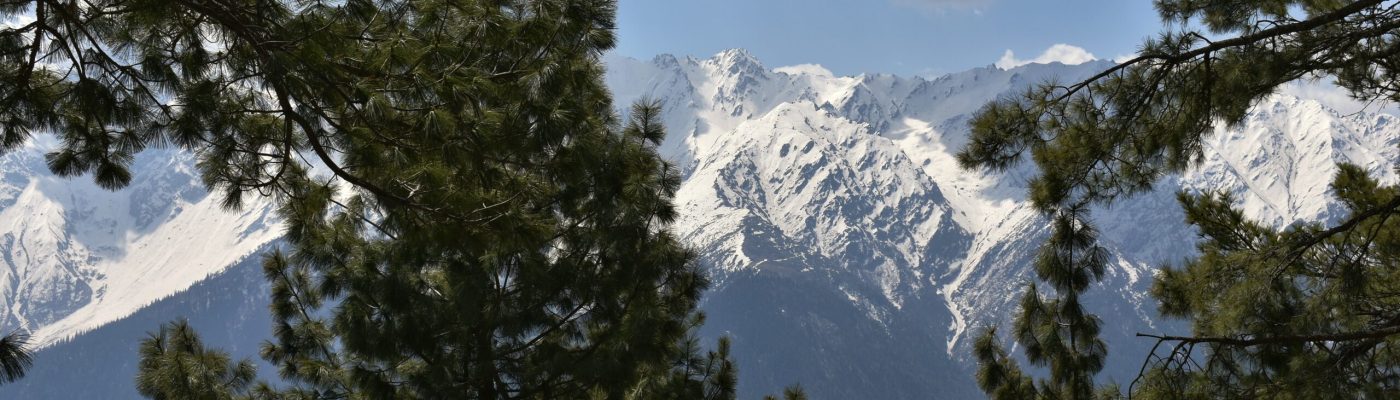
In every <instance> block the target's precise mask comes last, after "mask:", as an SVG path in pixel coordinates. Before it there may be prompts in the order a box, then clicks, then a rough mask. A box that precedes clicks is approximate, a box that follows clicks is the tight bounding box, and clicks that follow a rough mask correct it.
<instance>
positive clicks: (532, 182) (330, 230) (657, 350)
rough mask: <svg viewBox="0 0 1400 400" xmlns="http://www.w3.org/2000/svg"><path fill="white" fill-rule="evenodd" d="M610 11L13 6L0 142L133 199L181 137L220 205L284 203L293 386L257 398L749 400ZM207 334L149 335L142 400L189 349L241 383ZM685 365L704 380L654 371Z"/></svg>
mask: <svg viewBox="0 0 1400 400" xmlns="http://www.w3.org/2000/svg"><path fill="white" fill-rule="evenodd" d="M614 14H615V3H614V2H613V1H610V0H471V1H449V0H344V1H319V0H173V1H169V0H88V1H76V0H18V1H5V2H0V15H3V16H5V17H8V18H16V17H18V18H19V19H17V20H18V21H19V23H17V24H14V25H7V26H6V27H4V28H3V29H0V82H4V84H3V85H0V152H3V151H9V150H13V149H15V148H17V147H18V146H20V145H22V144H23V143H25V142H26V141H28V140H30V139H31V138H32V137H33V136H34V135H36V134H53V135H55V136H57V137H58V138H59V139H60V140H59V141H60V144H59V146H58V148H57V149H56V150H54V151H53V152H52V153H50V154H48V155H47V162H48V165H49V167H50V168H51V169H52V170H53V171H55V172H56V173H58V174H60V175H63V176H78V175H83V174H91V176H92V178H93V179H94V180H95V181H96V183H97V184H99V185H101V186H103V187H105V188H111V189H115V188H120V187H122V186H124V185H126V184H128V183H129V182H130V181H131V179H132V176H133V174H138V173H140V172H141V171H131V170H129V165H130V163H131V161H132V158H133V155H135V154H136V153H138V152H140V151H142V150H143V149H146V148H150V147H153V146H156V147H158V146H176V147H179V148H181V149H184V150H187V151H190V152H192V153H194V154H195V155H197V157H198V160H199V163H198V166H199V169H200V171H201V173H202V177H203V180H204V183H205V184H206V185H208V186H209V187H210V188H212V189H217V190H219V191H220V193H221V195H222V196H223V202H224V203H223V204H224V205H225V206H227V207H229V208H237V207H240V206H241V205H243V204H244V203H245V199H246V198H247V197H248V196H260V195H261V196H272V197H274V198H275V199H276V201H277V204H278V207H279V210H280V214H281V215H282V216H283V217H284V219H285V224H286V232H287V234H286V239H285V240H286V245H287V247H288V249H287V251H275V252H272V253H271V254H270V255H268V256H267V258H266V260H265V263H264V267H265V271H266V274H267V278H268V279H269V280H270V281H271V282H272V284H273V306H272V313H273V314H274V316H275V320H276V321H277V323H276V326H275V329H274V336H275V340H273V341H271V342H269V343H267V345H266V346H264V348H263V350H262V356H263V357H264V358H265V359H267V360H269V361H270V362H272V363H274V364H275V365H277V366H278V368H279V369H280V371H281V375H282V377H283V378H284V380H285V381H286V382H288V387H285V388H277V389H273V388H271V387H268V386H260V388H258V389H250V390H249V392H248V393H249V394H247V395H258V396H268V397H298V398H376V399H378V398H437V397H453V398H478V399H487V398H490V399H495V398H580V397H590V396H592V397H597V396H602V397H606V398H623V397H627V396H633V397H636V396H640V397H648V396H649V393H662V392H664V391H666V390H684V391H686V393H690V391H693V390H695V389H693V388H694V387H696V386H694V385H692V384H691V383H689V382H690V381H691V380H694V382H698V384H699V386H698V387H699V388H700V391H702V392H705V393H708V394H712V396H709V395H707V397H706V398H724V397H726V396H728V397H732V396H733V393H732V392H733V367H732V363H729V362H728V360H727V359H724V358H725V357H727V347H725V346H721V351H719V352H714V353H710V354H709V355H708V356H705V357H699V358H694V357H692V356H693V355H694V354H695V352H698V349H697V346H694V345H693V341H690V340H687V333H688V332H689V331H691V330H693V326H694V323H695V322H696V321H698V319H697V311H696V305H697V302H698V300H699V296H700V293H701V291H702V290H703V289H704V288H705V287H706V286H707V280H706V278H705V276H704V275H703V274H702V273H701V270H700V269H699V267H698V266H697V265H696V263H695V262H694V256H693V254H692V253H691V252H690V250H689V249H687V248H686V247H684V246H682V245H681V244H680V243H679V242H678V241H677V239H676V238H675V237H674V236H672V235H671V234H670V233H669V232H668V226H669V224H670V222H671V221H672V220H673V219H674V218H675V210H674V208H673V207H672V205H671V198H672V196H673V194H674V192H675V190H676V188H677V186H678V185H679V182H680V181H679V179H680V178H679V176H678V175H677V173H676V172H675V171H674V170H673V169H672V168H671V166H670V165H669V164H667V163H666V162H665V161H664V160H662V159H661V158H660V157H659V156H658V155H657V154H656V151H655V146H656V145H657V143H659V141H660V140H661V139H662V138H663V137H664V135H665V131H664V129H663V128H662V127H661V126H660V124H659V121H658V118H657V113H658V109H657V106H656V105H654V104H641V105H639V106H637V107H635V108H633V109H632V110H631V111H630V112H628V113H627V116H626V118H625V119H624V118H621V117H619V115H618V113H617V112H616V110H615V108H614V106H613V104H612V101H611V98H610V94H609V92H608V91H607V89H606V88H605V87H604V85H603V83H602V79H601V75H602V66H601V65H600V62H599V56H600V54H601V52H603V51H605V50H607V49H609V48H611V47H612V46H613V45H614V43H615V41H616V39H615V36H614V33H613V30H614ZM30 17H32V18H30ZM171 329H173V331H172V330H171ZM196 339H197V338H195V337H194V336H193V332H192V331H191V330H189V329H188V327H185V326H183V325H177V326H175V327H174V328H163V329H162V330H161V332H160V333H159V334H157V335H156V336H154V337H153V338H152V339H151V340H150V341H148V343H147V346H146V348H147V350H149V351H147V352H146V353H147V356H146V357H144V358H143V363H142V366H143V371H165V372H160V373H159V374H156V375H150V374H143V377H142V387H143V388H145V387H150V388H161V387H168V386H163V384H159V383H155V382H152V383H148V382H147V381H149V380H151V379H166V378H169V379H175V378H173V377H170V376H172V375H177V374H175V373H168V372H169V371H177V372H179V371H186V370H185V369H179V368H175V367H173V366H172V365H171V364H170V363H176V362H180V361H179V360H184V359H187V358H189V357H194V358H195V359H199V360H204V361H208V363H207V365H205V366H204V367H201V368H202V370H205V371H215V370H220V369H222V370H227V371H234V372H237V374H236V375H237V377H238V378H239V381H240V382H241V381H242V380H243V378H244V376H243V372H244V369H243V368H242V366H241V365H238V366H234V367H219V366H218V364H220V363H221V362H220V361H221V359H218V358H217V357H215V358H210V357H206V354H207V352H205V351H204V349H202V348H200V347H199V346H197V345H195V344H197V343H198V341H197V340H196ZM192 343H193V344H192ZM172 346H173V347H172ZM181 352H183V353H181ZM171 354H183V355H179V356H171ZM697 357H698V356H697ZM201 362H203V361H201ZM230 362H231V361H230ZM702 363H704V364H705V368H702V369H700V370H698V371H695V370H692V369H691V367H694V366H697V365H699V364H702ZM676 368H679V369H680V372H679V373H678V374H679V375H677V376H679V378H678V379H677V380H675V381H676V382H681V383H684V385H681V386H684V388H683V389H676V387H675V386H674V385H670V384H665V383H656V382H655V381H654V379H655V377H656V376H658V375H661V376H672V374H673V373H675V372H673V369H676ZM167 383H169V382H167ZM229 387H233V386H231V385H230V386H229ZM216 389H219V390H223V389H220V388H216ZM143 390H145V389H143ZM152 390H155V389H152ZM653 390H654V391H660V392H651V391H653ZM146 393H147V394H148V395H151V394H152V393H160V392H159V391H151V392H146ZM225 393H226V392H225ZM687 398H689V397H687Z"/></svg>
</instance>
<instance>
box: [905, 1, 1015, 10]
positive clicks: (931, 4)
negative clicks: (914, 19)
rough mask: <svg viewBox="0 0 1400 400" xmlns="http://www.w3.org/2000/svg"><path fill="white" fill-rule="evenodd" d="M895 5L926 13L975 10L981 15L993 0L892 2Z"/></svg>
mask: <svg viewBox="0 0 1400 400" xmlns="http://www.w3.org/2000/svg"><path fill="white" fill-rule="evenodd" d="M890 1H891V2H892V3H894V5H897V6H904V7H914V8H919V9H923V10H925V11H945V10H954V9H956V10H973V12H977V13H980V10H978V8H980V7H981V6H984V5H987V3H991V2H992V0H890Z"/></svg>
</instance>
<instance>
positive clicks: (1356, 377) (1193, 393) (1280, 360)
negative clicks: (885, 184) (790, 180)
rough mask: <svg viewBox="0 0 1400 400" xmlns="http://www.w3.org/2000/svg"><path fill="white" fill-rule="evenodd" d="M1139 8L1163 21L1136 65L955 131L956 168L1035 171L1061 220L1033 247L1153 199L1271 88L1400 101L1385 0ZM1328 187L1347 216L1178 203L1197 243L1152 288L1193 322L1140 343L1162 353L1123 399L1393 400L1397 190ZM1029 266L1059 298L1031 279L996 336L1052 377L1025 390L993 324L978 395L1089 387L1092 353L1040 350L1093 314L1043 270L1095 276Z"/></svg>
mask: <svg viewBox="0 0 1400 400" xmlns="http://www.w3.org/2000/svg"><path fill="white" fill-rule="evenodd" d="M1155 4H1156V7H1157V9H1158V11H1159V12H1160V13H1161V15H1162V17H1163V19H1164V21H1165V22H1167V23H1168V24H1170V25H1171V26H1174V27H1175V28H1173V29H1169V30H1168V31H1166V32H1164V33H1163V34H1162V35H1161V36H1160V37H1157V38H1155V39H1152V40H1149V41H1147V42H1146V43H1145V44H1144V45H1143V47H1142V48H1141V50H1140V55H1139V56H1137V57H1135V58H1133V59H1131V60H1129V61H1127V62H1124V63H1121V64H1119V65H1117V66H1115V67H1112V68H1110V69H1108V70H1106V71H1103V72H1101V73H1099V74H1097V75H1095V76H1093V77H1091V78H1089V79H1087V80H1085V81H1082V82H1078V83H1074V84H1068V85H1062V84H1057V83H1054V82H1051V83H1049V84H1045V85H1041V86H1039V87H1037V88H1034V89H1032V90H1029V91H1027V92H1026V93H1025V94H1024V95H1023V96H1019V97H1011V98H1005V99H1000V100H998V101H995V102H993V103H991V104H988V105H987V106H985V107H984V108H983V109H982V110H980V111H979V112H978V113H977V114H976V115H975V116H974V118H973V120H972V122H971V126H972V136H971V138H970V141H969V144H968V145H967V147H965V148H964V149H963V150H962V151H961V152H960V153H959V155H958V157H959V161H960V163H961V164H962V165H963V166H964V167H966V168H987V169H991V170H1003V169H1006V168H1009V167H1011V166H1013V165H1015V164H1017V163H1019V162H1021V161H1022V160H1024V159H1027V158H1029V159H1031V160H1033V161H1034V162H1035V164H1036V165H1037V166H1038V167H1039V170H1040V173H1039V175H1038V176H1036V177H1035V178H1034V179H1032V180H1031V182H1030V199H1031V200H1032V203H1033V204H1034V205H1035V206H1036V207H1037V208H1038V209H1040V210H1041V211H1042V212H1044V213H1045V214H1046V215H1049V216H1052V217H1053V218H1054V219H1055V220H1056V221H1057V222H1056V224H1055V230H1054V231H1055V232H1054V233H1052V236H1051V239H1050V240H1049V242H1048V243H1047V245H1046V247H1047V249H1049V248H1060V249H1064V248H1066V247H1065V243H1067V242H1065V238H1069V242H1070V243H1076V244H1088V243H1092V235H1090V234H1089V233H1091V232H1092V230H1091V229H1085V227H1087V226H1088V224H1087V219H1085V218H1082V217H1074V215H1075V214H1078V211H1076V210H1083V209H1085V207H1089V206H1092V205H1096V204H1099V205H1102V204H1108V203H1112V202H1113V201H1115V200H1117V199H1120V198H1122V197H1124V196H1129V195H1132V194H1135V193H1139V192H1142V191H1146V190H1150V189H1151V188H1152V186H1153V184H1154V183H1156V182H1157V180H1158V179H1160V178H1161V177H1162V176H1164V175H1167V174H1171V173H1176V172H1181V171H1184V170H1186V169H1188V168H1190V167H1191V166H1193V165H1194V164H1195V163H1196V162H1197V160H1199V158H1200V156H1201V153H1202V147H1201V146H1202V143H1203V142H1204V141H1205V139H1206V135H1212V134H1214V133H1215V130H1214V126H1216V124H1217V123H1224V124H1226V125H1231V126H1233V125H1238V124H1239V123H1240V122H1241V121H1242V120H1243V118H1244V116H1245V115H1246V112H1247V110H1248V109H1249V107H1250V106H1251V105H1252V104H1255V103H1256V102H1257V101H1259V100H1260V99H1261V98H1263V97H1265V96H1268V95H1270V94H1272V93H1273V92H1274V91H1275V90H1277V88H1278V87H1279V86H1280V85H1283V84H1285V83H1288V82H1292V81H1296V80H1299V79H1318V78H1330V79H1335V81H1336V82H1337V84H1338V85H1340V86H1341V87H1343V88H1346V89H1347V90H1349V91H1350V93H1351V94H1352V95H1353V96H1354V97H1356V98H1357V99H1362V100H1369V101H1386V102H1395V101H1397V100H1400V85H1397V84H1396V82H1397V79H1396V78H1397V75H1396V71H1397V67H1400V39H1397V37H1396V36H1395V35H1394V34H1393V32H1394V31H1395V30H1396V29H1397V28H1400V9H1397V5H1396V4H1395V3H1394V2H1385V1H1382V0H1355V1H1341V0H1331V1H1328V0H1321V1H1319V0H1158V1H1156V2H1155ZM1195 27H1201V28H1204V29H1206V30H1207V31H1208V33H1203V32H1198V31H1195V30H1193V28H1195ZM1231 36H1233V37H1231ZM1212 37H1215V38H1219V39H1211V38H1212ZM1221 37H1223V38H1221ZM1333 188H1334V190H1335V191H1336V193H1337V195H1338V197H1339V198H1340V199H1341V200H1342V201H1343V203H1344V204H1346V205H1347V207H1348V208H1349V210H1350V214H1351V215H1350V216H1349V217H1347V218H1346V219H1344V220H1342V221H1340V222H1339V223H1336V224H1334V225H1330V226H1324V225H1322V224H1310V225H1306V226H1296V227H1291V228H1287V229H1283V230H1276V229H1271V228H1268V227H1265V226H1262V225H1260V224H1257V223H1253V222H1249V221H1247V220H1245V219H1244V218H1243V216H1242V215H1241V214H1240V213H1239V212H1238V211H1236V210H1233V209H1231V208H1230V205H1231V199H1229V198H1228V197H1222V196H1220V195H1215V194H1209V193H1207V194H1194V195H1192V194H1183V195H1182V197H1181V199H1182V204H1183V206H1184V207H1185V208H1186V211H1187V216H1188V221H1189V222H1190V223H1192V224H1195V225H1196V226H1198V227H1200V228H1201V232H1202V236H1203V237H1204V239H1205V240H1204V242H1203V243H1201V245H1200V246H1201V250H1202V254H1201V255H1200V257H1199V258H1197V259H1195V260H1192V261H1190V262H1188V263H1186V265H1185V266H1183V267H1182V268H1179V269H1172V268H1168V269H1165V270H1164V272H1163V274H1162V275H1161V276H1160V277H1159V278H1158V280H1157V281H1156V283H1155V286H1154V290H1153V294H1154V295H1155V296H1156V297H1157V298H1158V299H1159V300H1160V301H1161V309H1162V312H1163V313H1164V314H1165V315H1168V316H1175V317H1182V318H1187V319H1190V320H1191V321H1192V326H1193V330H1194V332H1193V335H1192V336H1186V337H1181V336H1164V335H1145V336H1151V337H1155V338H1156V339H1157V340H1159V342H1158V343H1159V344H1158V349H1159V350H1160V351H1165V353H1162V354H1157V353H1155V352H1154V354H1153V355H1151V356H1150V357H1149V358H1148V360H1147V361H1148V362H1147V363H1146V364H1145V366H1144V370H1145V373H1144V375H1143V376H1142V377H1141V378H1140V379H1139V380H1138V381H1136V382H1135V383H1134V385H1133V386H1132V387H1130V388H1129V389H1128V390H1129V393H1130V394H1133V395H1141V396H1146V397H1167V398H1175V397H1180V396H1186V397H1193V398H1194V397H1229V398H1315V397H1330V396H1338V395H1342V394H1346V395H1349V396H1364V397H1381V398H1383V397H1393V396H1394V395H1395V393H1394V390H1395V388H1396V387H1397V386H1400V380H1397V379H1396V378H1397V376H1396V373H1397V371H1400V364H1397V363H1396V359H1395V358H1394V356H1392V355H1391V353H1392V352H1393V346H1392V344H1393V343H1395V341H1396V340H1397V338H1400V336H1397V335H1400V305H1397V304H1395V303H1394V299H1393V296H1391V294H1393V293H1395V291H1396V290H1400V286H1397V285H1396V281H1395V280H1394V279H1392V277H1391V276H1392V275H1393V273H1391V271H1390V270H1393V269H1394V268H1395V266H1396V265H1397V264H1396V258H1394V254H1393V253H1394V248H1393V247H1392V245H1393V243H1392V242H1393V241H1394V239H1393V236H1394V234H1393V233H1392V232H1395V231H1394V230H1393V228H1394V226H1393V224H1394V222H1393V221H1391V220H1390V217H1391V216H1394V215H1395V214H1396V213H1397V208H1400V197H1397V192H1396V189H1395V188H1393V187H1386V186H1382V185H1379V184H1377V183H1376V182H1375V181H1374V180H1373V179H1372V178H1371V177H1369V176H1367V174H1366V173H1365V172H1364V170H1362V169H1360V168H1357V167H1351V166H1343V167H1342V169H1341V173H1339V174H1338V176H1337V178H1336V181H1335V183H1334V184H1333ZM1066 215H1068V216H1071V217H1072V218H1065V216H1066ZM1045 252H1054V251H1052V250H1046V251H1045ZM1065 262H1068V259H1066V261H1065ZM1044 264H1045V257H1044V254H1042V258H1041V259H1040V260H1039V261H1038V264H1037V266H1038V268H1037V272H1038V275H1039V276H1040V278H1041V279H1042V280H1045V281H1047V282H1049V283H1051V284H1052V285H1051V286H1054V288H1055V289H1056V293H1057V295H1058V296H1060V299H1057V300H1055V301H1051V302H1045V301H1041V300H1039V297H1038V296H1037V295H1036V287H1035V286H1032V288H1031V290H1030V292H1031V294H1028V295H1027V297H1028V300H1027V301H1024V302H1023V304H1022V307H1023V310H1022V315H1021V317H1020V318H1019V319H1018V321H1017V323H1016V327H1015V332H1014V334H1013V335H1012V336H1013V337H1014V338H1016V340H1017V341H1018V342H1019V343H1021V344H1022V345H1023V346H1025V348H1026V349H1027V354H1026V355H1027V358H1028V359H1029V360H1030V361H1031V362H1032V363H1033V364H1037V365H1044V364H1046V363H1048V364H1049V365H1050V369H1051V379H1050V380H1049V381H1048V382H1042V383H1040V384H1033V383H1032V379H1031V378H1030V377H1029V375H1027V374H1026V373H1025V372H1022V371H1021V370H1020V369H1019V368H1017V366H1016V365H1015V362H1014V359H1012V358H1011V357H1010V356H1009V355H1008V354H1007V352H1006V351H1005V350H1003V349H1001V348H1000V347H999V346H998V345H997V343H996V341H995V331H989V332H988V333H987V334H986V335H985V336H984V337H983V338H982V339H981V340H979V341H978V342H977V345H976V346H975V348H976V353H977V354H976V355H977V357H978V359H979V361H981V370H980V372H979V383H981V384H982V387H983V389H984V390H986V391H987V392H988V393H989V394H991V395H993V396H994V397H997V398H1032V397H1049V398H1085V397H1088V395H1089V394H1088V392H1086V391H1085V390H1084V387H1082V385H1081V382H1082V381H1083V377H1084V376H1091V375H1092V374H1093V373H1094V372H1096V371H1098V370H1099V368H1101V364H1100V363H1096V362H1089V361H1094V360H1095V359H1094V358H1093V357H1082V356H1075V353H1074V352H1072V351H1071V352H1066V351H1064V350H1062V349H1054V348H1055V347H1060V348H1069V349H1071V350H1073V347H1072V346H1069V345H1066V344H1062V343H1068V342H1070V341H1072V340H1067V339H1065V338H1064V337H1063V335H1064V333H1062V332H1069V331H1072V330H1074V329H1087V330H1085V331H1083V332H1086V333H1087V332H1094V330H1092V329H1088V328H1090V327H1092V326H1094V325H1096V324H1093V323H1088V321H1092V320H1093V319H1092V318H1090V317H1081V316H1078V315H1076V311H1078V309H1076V308H1069V309H1068V310H1067V311H1058V310H1062V309H1065V304H1066V303H1069V302H1072V301H1071V300H1073V298H1074V297H1076V296H1078V293H1079V292H1080V291H1082V290H1084V289H1083V288H1084V287H1078V286H1075V285H1073V284H1071V285H1062V284H1059V283H1057V280H1062V279H1070V278H1073V279H1083V277H1086V276H1096V274H1097V273H1101V270H1100V271H1097V272H1096V270H1095V268H1096V265H1097V264H1095V263H1093V262H1084V263H1078V264H1076V267H1075V268H1077V269H1078V270H1077V271H1076V272H1073V273H1068V274H1050V275H1048V276H1047V274H1046V273H1045V271H1044V270H1045V266H1044ZM1098 268H1101V266H1100V267H1098ZM1085 287H1087V286H1085ZM1047 304H1048V305H1049V306H1047ZM1066 317H1068V318H1066ZM1051 321H1053V322H1056V323H1060V325H1058V327H1056V325H1054V324H1052V323H1051ZM1077 326H1078V327H1083V328H1076V327H1077ZM1036 327H1039V328H1038V329H1037V328H1036ZM1028 328H1030V329H1029V330H1028ZM1057 330H1058V331H1060V332H1056V331H1057ZM1028 332H1029V333H1030V334H1028ZM1047 337H1049V338H1052V339H1055V340H1051V341H1048V342H1047V341H1046V338H1047ZM1047 343H1048V344H1049V346H1050V347H1051V348H1052V349H1051V350H1050V351H1048V352H1047V351H1045V350H1046V349H1045V347H1046V345H1047ZM1038 347H1039V350H1038V349H1037V348H1038ZM1100 357H1101V356H1100ZM1057 363H1058V365H1057ZM1062 382H1072V385H1069V386H1068V388H1069V389H1072V390H1063V389H1062V388H1065V387H1066V386H1065V385H1066V384H1065V383H1062ZM1099 393H1101V394H1104V395H1116V394H1117V390H1115V389H1114V388H1112V387H1106V388H1102V389H1101V390H1100V391H1099Z"/></svg>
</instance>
